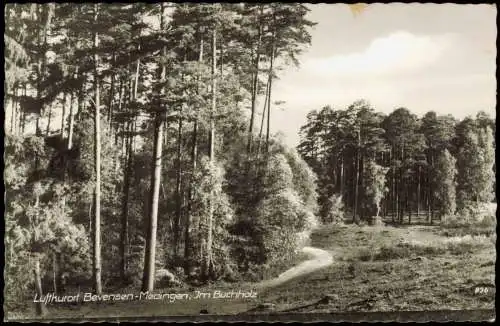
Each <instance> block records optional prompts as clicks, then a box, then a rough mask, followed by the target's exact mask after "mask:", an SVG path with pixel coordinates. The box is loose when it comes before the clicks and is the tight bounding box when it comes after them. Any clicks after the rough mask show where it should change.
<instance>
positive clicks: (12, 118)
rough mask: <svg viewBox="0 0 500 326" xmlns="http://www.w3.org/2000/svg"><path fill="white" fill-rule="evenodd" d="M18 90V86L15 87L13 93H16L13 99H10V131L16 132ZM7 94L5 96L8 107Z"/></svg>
mask: <svg viewBox="0 0 500 326" xmlns="http://www.w3.org/2000/svg"><path fill="white" fill-rule="evenodd" d="M7 92H8V91H7ZM16 92H17V89H16V87H13V90H12V94H13V95H14V97H13V99H12V100H11V101H10V108H11V110H10V112H11V114H10V126H9V127H10V133H11V134H14V122H15V116H16V98H15V97H16ZM6 102H7V96H4V106H5V107H7V104H6Z"/></svg>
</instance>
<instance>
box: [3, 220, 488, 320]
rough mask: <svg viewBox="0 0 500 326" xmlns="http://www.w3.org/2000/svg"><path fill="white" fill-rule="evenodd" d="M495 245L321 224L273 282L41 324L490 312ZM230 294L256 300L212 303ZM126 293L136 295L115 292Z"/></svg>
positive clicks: (218, 287) (88, 311)
mask: <svg viewBox="0 0 500 326" xmlns="http://www.w3.org/2000/svg"><path fill="white" fill-rule="evenodd" d="M495 242H496V234H495V230H480V229H474V230H472V229H449V230H445V229H443V228H441V227H440V226H438V225H434V226H428V225H411V226H409V225H403V226H398V227H394V226H357V225H340V226H335V225H331V226H323V227H322V228H320V229H318V230H317V231H316V232H314V233H313V235H312V236H311V247H312V248H308V249H306V252H308V253H309V254H310V255H311V256H313V258H312V259H311V260H308V261H305V262H303V261H302V262H301V263H300V264H298V265H297V266H296V267H295V268H292V269H291V270H290V271H287V272H285V273H283V274H282V275H281V280H280V281H279V282H278V281H267V282H264V283H216V284H212V285H209V286H205V287H202V288H189V289H186V288H184V289H182V288H177V289H168V288H165V289H158V290H155V293H156V292H157V293H189V294H190V295H191V297H192V299H185V300H184V299H180V300H175V301H174V302H170V300H168V299H162V300H154V299H153V300H134V301H119V302H111V301H108V302H101V303H90V302H84V303H81V304H79V305H64V306H63V305H60V304H52V305H49V306H48V309H49V314H48V315H47V317H46V318H48V319H65V318H72V319H73V318H80V319H85V318H96V317H101V318H102V317H111V316H113V317H115V316H116V317H138V316H149V317H151V316H158V317H159V316H176V315H177V316H179V315H197V314H199V313H200V311H201V310H206V312H207V313H209V314H224V315H228V314H240V313H253V312H259V311H263V310H264V311H265V310H267V311H269V310H271V311H274V312H329V313H331V312H346V311H381V312H383V311H408V310H411V311H418V310H420V311H422V310H424V311H425V310H441V309H442V310H470V309H494V304H495V288H494V284H495V261H496V250H495ZM332 256H333V259H332ZM307 266H309V267H307ZM478 288H481V289H482V290H477V289H478ZM485 288H486V290H484V289H485ZM231 290H233V291H236V292H238V291H239V290H241V291H242V292H245V291H249V292H250V291H255V292H257V295H256V296H255V297H254V298H246V299H235V298H233V299H222V298H215V296H216V295H215V291H220V292H227V291H231ZM197 291H200V292H201V293H211V295H212V298H194V297H196V295H197V293H198V292H197ZM477 291H480V293H476V292H477ZM129 292H133V293H135V292H138V290H135V291H134V290H123V291H120V293H129ZM486 292H487V293H486ZM31 306H33V305H31ZM21 316H22V317H21ZM30 317H31V318H33V317H34V307H30V308H29V311H23V312H22V313H18V314H12V313H11V314H9V316H8V318H9V319H13V318H15V319H17V318H22V319H24V318H30Z"/></svg>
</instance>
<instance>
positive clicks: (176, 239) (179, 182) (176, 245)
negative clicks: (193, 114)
mask: <svg viewBox="0 0 500 326" xmlns="http://www.w3.org/2000/svg"><path fill="white" fill-rule="evenodd" d="M181 154H182V110H181V111H180V116H179V127H178V131H177V171H176V180H175V197H176V207H175V216H176V218H175V228H174V257H176V258H177V256H178V253H179V245H180V235H181V215H182V202H181V200H182V194H181V190H182V189H181V187H182V178H181V176H182V164H181V163H182V162H181Z"/></svg>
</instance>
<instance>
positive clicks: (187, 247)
mask: <svg viewBox="0 0 500 326" xmlns="http://www.w3.org/2000/svg"><path fill="white" fill-rule="evenodd" d="M198 62H199V63H200V64H201V63H202V62H203V37H202V38H201V39H200V51H199V57H198ZM198 81H199V78H198ZM197 88H198V89H197V92H198V93H199V89H200V86H199V84H198V86H197ZM197 138H198V118H197V117H195V119H194V122H193V147H192V150H191V164H192V172H191V180H190V183H189V191H188V204H187V212H186V226H185V229H184V274H185V275H186V276H189V274H190V272H191V264H190V255H191V238H190V227H191V208H192V207H191V206H192V202H193V198H194V191H195V189H194V187H193V183H194V176H195V173H196V161H197V160H198V139H197Z"/></svg>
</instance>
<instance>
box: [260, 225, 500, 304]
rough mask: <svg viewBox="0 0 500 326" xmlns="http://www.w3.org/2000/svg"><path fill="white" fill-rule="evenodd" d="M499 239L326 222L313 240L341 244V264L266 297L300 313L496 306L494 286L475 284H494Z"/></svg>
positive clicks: (325, 244)
mask: <svg viewBox="0 0 500 326" xmlns="http://www.w3.org/2000/svg"><path fill="white" fill-rule="evenodd" d="M495 240H496V237H487V236H484V235H483V236H470V235H467V236H464V237H446V236H442V235H440V234H439V226H434V227H433V226H427V227H422V226H415V227H411V226H410V227H405V228H395V227H357V226H352V225H350V226H340V227H327V228H323V229H322V230H320V231H318V232H317V233H316V234H315V235H314V236H313V238H312V245H313V246H317V247H320V248H321V247H323V248H327V249H330V250H332V251H336V252H337V253H336V257H338V258H336V259H337V260H336V263H334V264H333V265H332V266H330V267H328V268H325V269H323V270H321V271H318V272H316V273H313V274H310V275H308V276H304V277H303V278H301V279H298V280H293V281H290V282H289V283H287V284H283V285H282V286H280V287H278V288H275V289H272V290H271V291H269V292H268V293H266V294H265V295H263V296H262V297H261V300H262V301H263V302H274V303H276V307H277V310H287V309H292V311H297V312H340V311H351V310H353V311H398V310H439V309H491V308H494V302H495V301H494V292H493V290H492V291H489V293H488V294H487V295H474V291H475V287H476V286H477V285H490V286H491V285H494V283H495V282H494V279H495V259H496V252H495ZM325 297H327V298H328V300H323V301H322V302H318V301H320V299H323V298H325ZM294 307H295V308H296V309H294Z"/></svg>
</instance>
